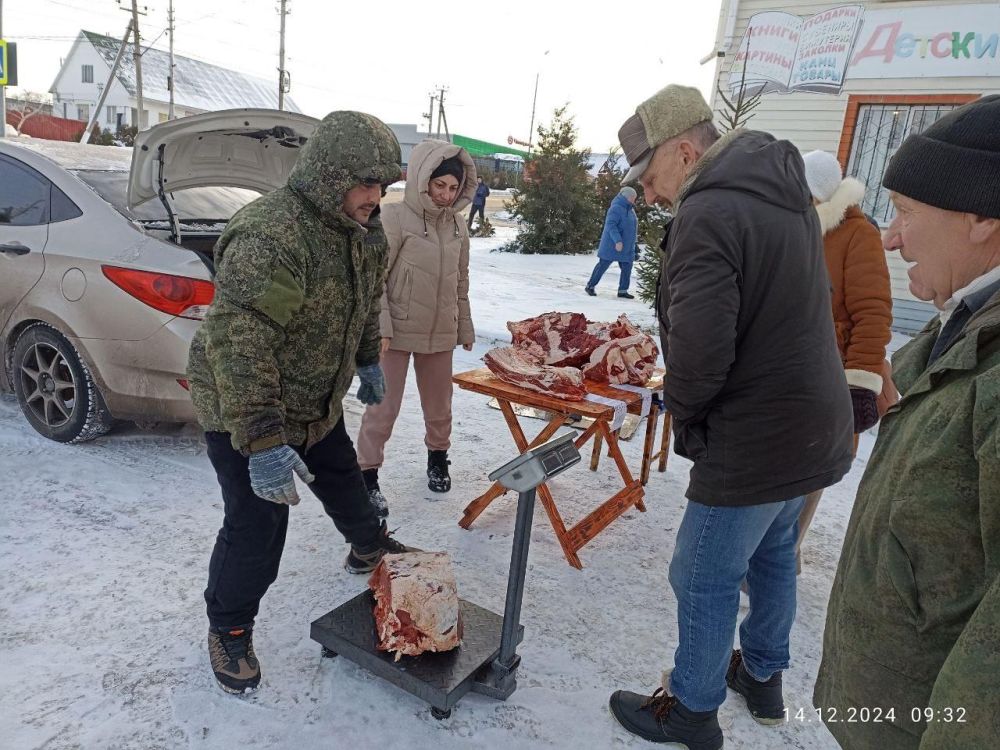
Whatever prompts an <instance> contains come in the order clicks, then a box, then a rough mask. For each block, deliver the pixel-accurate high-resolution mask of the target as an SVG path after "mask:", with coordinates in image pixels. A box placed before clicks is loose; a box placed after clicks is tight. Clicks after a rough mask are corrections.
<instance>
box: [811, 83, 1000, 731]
mask: <svg viewBox="0 0 1000 750" xmlns="http://www.w3.org/2000/svg"><path fill="white" fill-rule="evenodd" d="M883 184H884V185H885V187H886V188H888V189H889V190H890V191H891V198H892V202H893V205H894V206H895V208H896V217H895V219H893V222H892V224H891V225H890V226H889V228H888V230H886V232H885V234H884V236H883V240H884V243H885V246H886V248H887V249H889V250H897V251H899V253H900V254H901V255H902V256H903V259H904V260H906V261H908V262H909V263H911V264H912V265H911V267H910V268H909V269H908V273H909V277H910V291H911V292H912V293H913V294H914V295H916V296H917V297H918V298H920V299H923V300H927V301H930V302H933V303H934V305H935V306H936V307H937V308H938V309H939V310H940V315H939V316H938V317H937V318H935V319H934V320H933V321H931V322H930V323H929V324H928V325H927V326H926V327H925V328H924V330H923V331H921V333H919V334H918V335H917V336H916V337H915V338H914V339H913V340H912V341H911V342H910V343H909V344H907V345H906V346H904V347H903V348H902V349H900V350H899V352H897V353H896V356H895V357H893V360H892V364H893V379H894V381H895V383H896V386H897V387H898V389H899V392H900V393H901V394H902V400H901V401H900V402H899V404H897V405H896V406H894V407H893V408H891V409H890V410H889V412H888V413H887V414H886V416H885V418H884V419H883V420H882V425H881V427H880V428H879V436H878V442H877V443H876V445H875V449H874V451H873V452H872V456H871V459H870V460H869V462H868V467H867V469H866V471H865V474H864V477H863V478H862V480H861V484H860V486H859V488H858V496H857V500H856V501H855V503H854V511H853V513H852V515H851V521H850V524H849V526H848V529H847V536H846V539H845V540H844V549H843V553H842V555H841V558H840V565H839V567H838V569H837V577H836V579H835V580H834V583H833V590H832V592H831V595H830V606H829V610H828V614H827V621H826V633H825V635H824V642H823V661H822V664H821V665H820V670H819V675H818V677H817V680H816V690H815V693H814V696H813V703H814V705H815V706H816V710H817V712H818V715H819V717H820V718H821V719H823V721H825V722H826V723H827V726H828V727H829V729H830V731H831V732H832V733H833V735H834V737H835V738H836V739H837V741H838V742H839V743H840V745H841V746H842V747H843V748H845V749H850V750H854V749H855V748H857V749H858V750H861V749H862V748H865V749H867V748H879V750H917V748H919V749H920V750H946V749H948V750H952V749H954V748H968V749H969V750H973V749H976V750H979V749H980V748H982V749H983V750H985V748H1000V698H998V696H1000V424H998V422H1000V96H988V97H984V98H982V99H979V100H978V101H976V102H973V103H971V104H967V105H965V106H963V107H960V108H959V109H957V110H955V111H954V112H951V113H949V114H948V115H947V116H945V117H943V118H941V119H940V120H938V121H937V122H936V123H934V124H933V125H932V126H931V127H930V128H928V129H927V130H926V131H924V132H923V133H922V134H919V135H912V136H910V137H909V138H908V139H907V140H906V141H905V142H904V143H903V145H902V146H901V147H900V148H899V150H898V151H897V152H896V154H895V156H893V158H892V161H891V162H890V164H889V168H888V169H887V171H886V173H885V178H884V179H883Z"/></svg>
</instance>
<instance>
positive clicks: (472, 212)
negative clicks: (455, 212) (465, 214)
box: [469, 203, 486, 229]
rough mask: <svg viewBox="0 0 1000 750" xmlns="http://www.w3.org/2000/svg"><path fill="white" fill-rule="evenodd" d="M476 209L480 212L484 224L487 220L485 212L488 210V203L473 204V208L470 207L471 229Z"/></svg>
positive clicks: (480, 220)
mask: <svg viewBox="0 0 1000 750" xmlns="http://www.w3.org/2000/svg"><path fill="white" fill-rule="evenodd" d="M476 211H478V212H479V223H480V224H482V223H483V222H484V221H485V220H486V214H485V213H484V212H485V211H486V204H485V203H484V204H483V205H482V206H477V205H475V204H473V205H472V208H471V209H469V229H472V218H473V217H474V216H475V215H476Z"/></svg>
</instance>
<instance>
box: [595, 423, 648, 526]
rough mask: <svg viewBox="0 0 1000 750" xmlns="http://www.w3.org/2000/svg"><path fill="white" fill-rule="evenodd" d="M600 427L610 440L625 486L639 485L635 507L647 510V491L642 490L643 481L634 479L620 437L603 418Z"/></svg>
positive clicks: (606, 438) (612, 453)
mask: <svg viewBox="0 0 1000 750" xmlns="http://www.w3.org/2000/svg"><path fill="white" fill-rule="evenodd" d="M599 429H600V431H601V432H602V433H604V439H605V440H607V441H608V448H609V450H610V452H611V457H612V458H613V459H614V460H615V464H616V465H617V466H618V472H619V473H620V474H621V475H622V479H623V480H624V482H625V486H626V487H630V486H632V484H633V483H634V484H635V485H636V486H637V487H639V492H638V493H637V495H636V500H635V507H636V508H638V509H639V510H641V511H643V512H645V511H646V506H645V504H643V502H642V498H643V495H644V494H645V492H644V491H643V490H642V483H641V482H636V480H635V479H633V477H632V472H631V471H630V470H629V468H628V463H626V461H625V456H623V455H622V452H621V449H620V448H619V447H618V437H617V436H616V435H615V433H613V432H612V431H611V426H610V425H609V424H608V423H607V422H605V421H603V420H602V421H601V423H600V428H599Z"/></svg>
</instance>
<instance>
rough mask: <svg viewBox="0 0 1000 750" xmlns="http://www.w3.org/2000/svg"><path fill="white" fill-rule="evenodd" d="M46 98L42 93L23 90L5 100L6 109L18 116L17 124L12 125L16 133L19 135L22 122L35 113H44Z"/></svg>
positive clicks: (46, 103) (46, 104)
mask: <svg viewBox="0 0 1000 750" xmlns="http://www.w3.org/2000/svg"><path fill="white" fill-rule="evenodd" d="M46 99H47V97H46V96H45V95H44V94H39V93H38V92H37V91H24V92H22V93H21V95H20V96H18V97H17V98H16V99H14V98H11V99H8V100H7V111H8V112H10V113H13V114H16V115H17V116H18V117H17V124H16V125H14V128H15V130H17V134H18V135H21V128H23V127H24V123H26V122H27V121H28V120H30V119H31V118H32V117H34V116H35V115H38V114H42V113H44V111H45V108H46V106H48V102H47V101H46Z"/></svg>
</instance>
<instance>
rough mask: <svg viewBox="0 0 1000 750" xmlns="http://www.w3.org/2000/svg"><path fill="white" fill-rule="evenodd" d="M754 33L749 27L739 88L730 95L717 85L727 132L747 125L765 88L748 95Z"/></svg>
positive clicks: (723, 128) (724, 129)
mask: <svg viewBox="0 0 1000 750" xmlns="http://www.w3.org/2000/svg"><path fill="white" fill-rule="evenodd" d="M752 34H753V29H752V28H750V29H747V49H746V56H745V57H744V58H743V72H742V74H741V75H740V86H739V88H738V89H737V90H736V91H735V92H730V95H729V96H726V92H725V91H723V89H722V84H718V85H717V86H716V90H717V91H718V93H719V96H720V97H721V98H722V103H723V105H725V106H724V108H723V110H722V112H720V113H719V117H720V118H721V119H722V123H721V125H722V130H723V131H725V132H727V133H728V132H729V131H730V130H736V129H738V128H742V127H743V126H744V125H746V124H747V122H749V120H750V118H751V117H753V115H754V110H755V109H757V105H758V104H760V97H761V93H762V91H763V90H761V91H758V92H757V93H755V94H752V95H749V96H748V95H747V87H746V81H747V63H748V62H749V60H750V42H751V37H752Z"/></svg>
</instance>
